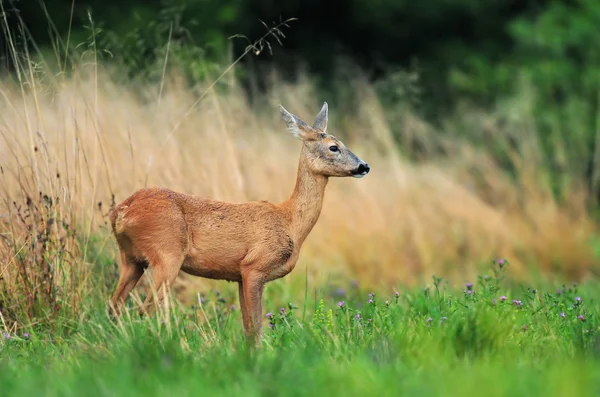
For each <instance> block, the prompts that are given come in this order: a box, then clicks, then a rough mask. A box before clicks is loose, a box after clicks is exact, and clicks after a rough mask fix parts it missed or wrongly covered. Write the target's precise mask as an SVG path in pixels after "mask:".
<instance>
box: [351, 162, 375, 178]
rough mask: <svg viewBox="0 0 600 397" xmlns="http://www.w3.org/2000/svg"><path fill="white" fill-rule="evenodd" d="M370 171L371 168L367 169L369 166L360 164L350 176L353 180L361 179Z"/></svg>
mask: <svg viewBox="0 0 600 397" xmlns="http://www.w3.org/2000/svg"><path fill="white" fill-rule="evenodd" d="M370 170H371V167H369V164H367V163H360V164H359V165H358V167H357V168H356V169H355V170H354V171H352V175H353V176H354V177H355V178H362V177H363V176H365V175H367V174H368V173H369V171H370Z"/></svg>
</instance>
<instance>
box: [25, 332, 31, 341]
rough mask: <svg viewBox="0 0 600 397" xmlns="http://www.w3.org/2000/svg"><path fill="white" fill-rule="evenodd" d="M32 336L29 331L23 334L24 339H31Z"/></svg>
mask: <svg viewBox="0 0 600 397" xmlns="http://www.w3.org/2000/svg"><path fill="white" fill-rule="evenodd" d="M30 337H31V335H29V332H25V333H24V334H23V339H25V340H27V339H29V338H30Z"/></svg>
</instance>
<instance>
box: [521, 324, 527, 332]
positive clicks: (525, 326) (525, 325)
mask: <svg viewBox="0 0 600 397" xmlns="http://www.w3.org/2000/svg"><path fill="white" fill-rule="evenodd" d="M522 329H523V332H525V331H527V324H523V328H522Z"/></svg>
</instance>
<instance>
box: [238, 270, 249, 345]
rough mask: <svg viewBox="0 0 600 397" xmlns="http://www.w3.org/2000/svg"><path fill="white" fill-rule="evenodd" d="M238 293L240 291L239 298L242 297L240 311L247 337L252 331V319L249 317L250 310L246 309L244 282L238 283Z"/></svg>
mask: <svg viewBox="0 0 600 397" xmlns="http://www.w3.org/2000/svg"><path fill="white" fill-rule="evenodd" d="M238 291H239V296H240V310H241V312H242V322H243V324H244V331H245V332H246V335H247V334H248V332H249V330H250V327H251V325H250V317H249V315H248V308H247V307H246V299H245V297H244V283H243V282H242V281H240V282H239V283H238Z"/></svg>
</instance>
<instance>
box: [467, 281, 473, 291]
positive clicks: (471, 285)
mask: <svg viewBox="0 0 600 397" xmlns="http://www.w3.org/2000/svg"><path fill="white" fill-rule="evenodd" d="M465 286H466V287H467V289H468V290H469V291H470V290H471V288H473V284H471V283H466V284H465Z"/></svg>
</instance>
